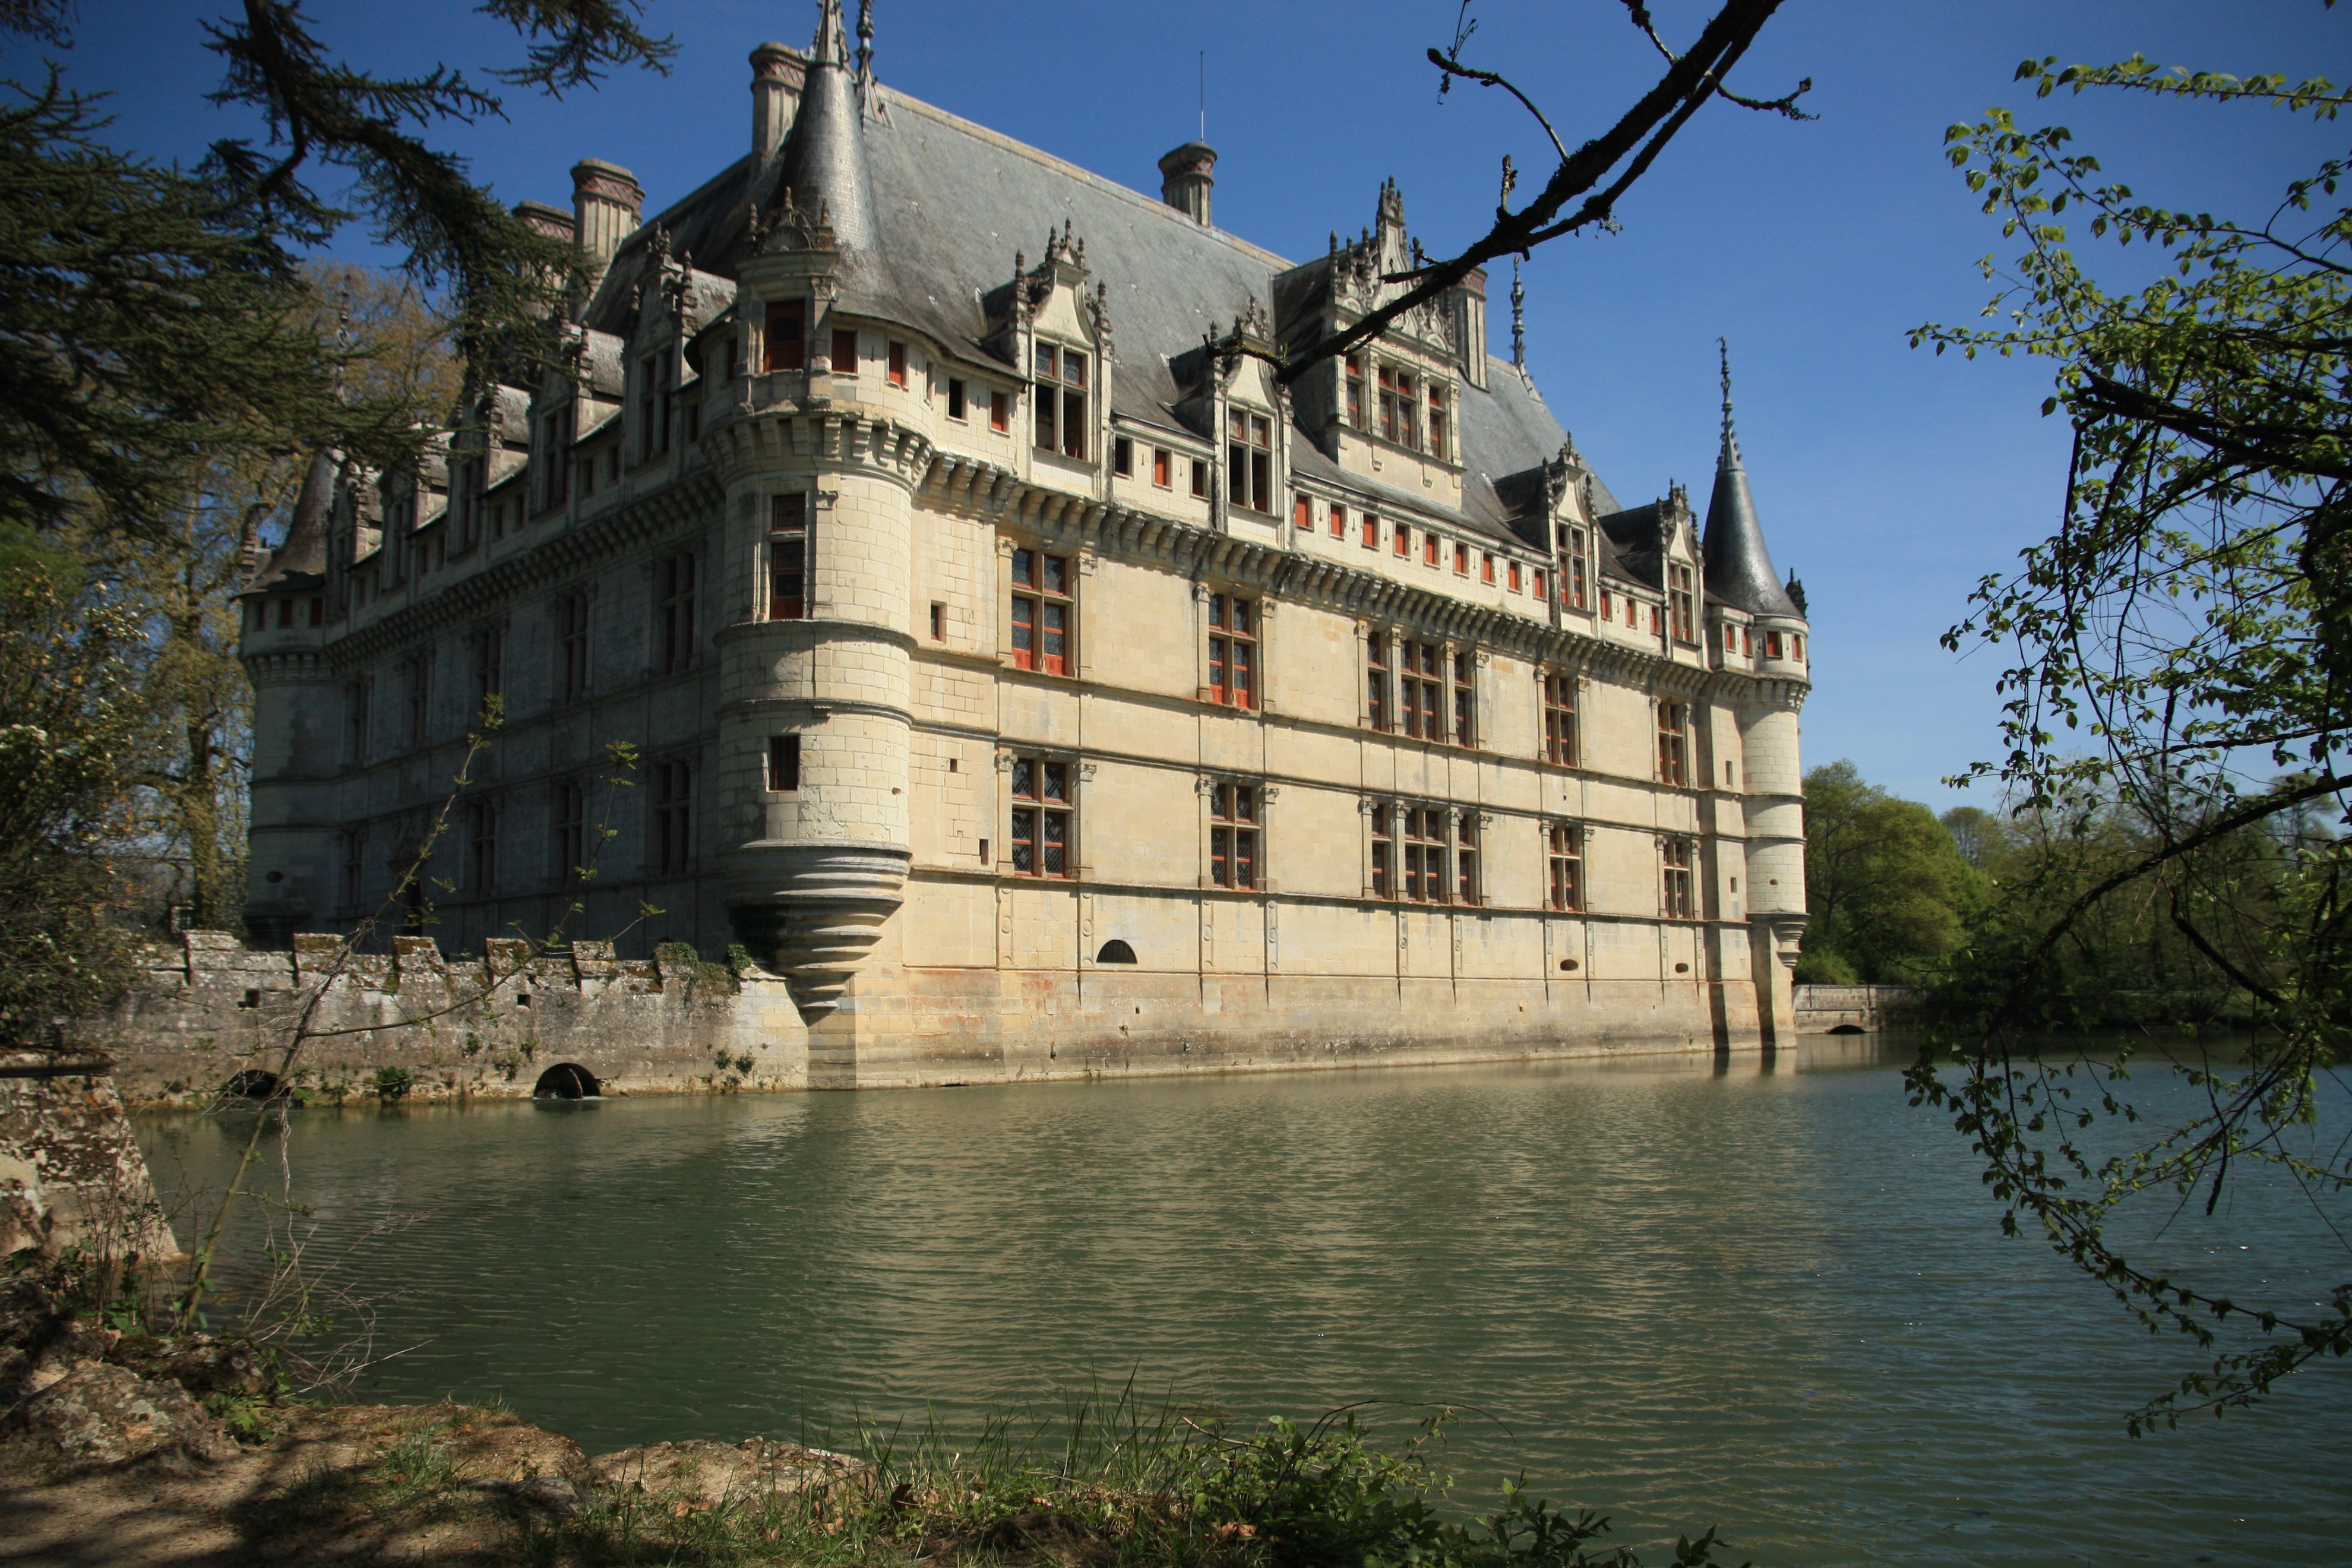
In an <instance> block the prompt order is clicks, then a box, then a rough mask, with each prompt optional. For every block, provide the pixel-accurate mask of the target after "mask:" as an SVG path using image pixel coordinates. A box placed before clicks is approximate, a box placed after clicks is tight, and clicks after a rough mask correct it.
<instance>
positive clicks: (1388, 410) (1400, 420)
mask: <svg viewBox="0 0 2352 1568" xmlns="http://www.w3.org/2000/svg"><path fill="white" fill-rule="evenodd" d="M1418 390H1419V389H1418V387H1417V386H1416V384H1415V382H1414V379H1413V374H1412V372H1411V371H1407V370H1399V369H1398V368H1397V367H1396V366H1394V365H1392V364H1384V365H1382V366H1381V437H1382V438H1383V439H1385V440H1390V441H1394V442H1395V443H1396V444H1397V445H1398V446H1400V447H1419V446H1420V445H1421V437H1420V419H1419V416H1418V413H1417V411H1416V409H1415V407H1414V401H1413V400H1414V397H1415V395H1416V393H1417V392H1418Z"/></svg>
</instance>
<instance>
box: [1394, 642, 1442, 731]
mask: <svg viewBox="0 0 2352 1568" xmlns="http://www.w3.org/2000/svg"><path fill="white" fill-rule="evenodd" d="M1397 655H1398V657H1397V717H1398V720H1399V721H1400V722H1401V723H1402V726H1403V729H1404V732H1405V733H1406V734H1407V735H1410V736H1412V738H1413V739H1414V740H1417V741H1442V740H1444V739H1445V707H1444V703H1445V676H1446V661H1445V650H1444V648H1442V647H1438V645H1437V644H1435V643H1430V642H1414V641H1412V639H1410V638H1404V639H1400V641H1399V642H1398V644H1397Z"/></svg>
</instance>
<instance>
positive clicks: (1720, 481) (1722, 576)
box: [1705, 394, 1804, 620]
mask: <svg viewBox="0 0 2352 1568" xmlns="http://www.w3.org/2000/svg"><path fill="white" fill-rule="evenodd" d="M1726 397H1727V402H1726V404H1725V407H1724V411H1723V451H1722V453H1721V455H1720V456H1719V457H1718V458H1717V459H1716V465H1715V495H1714V497H1713V499H1711V500H1709V501H1708V502H1707V507H1706V540H1705V549H1706V591H1707V592H1708V593H1709V594H1710V595H1714V596H1715V597H1717V598H1719V599H1721V600H1722V601H1723V602H1724V603H1725V604H1727V605H1738V607H1739V608H1741V609H1743V610H1746V611H1747V612H1748V614H1749V615H1753V616H1786V617H1788V618H1789V619H1791V620H1802V619H1803V618H1804V612H1803V611H1801V610H1800V609H1799V608H1798V607H1797V605H1796V603H1795V602H1794V601H1793V600H1791V599H1790V597H1789V591H1788V590H1787V589H1786V588H1784V587H1782V586H1781V585H1780V574H1779V573H1778V572H1776V571H1774V570H1773V567H1772V552H1770V551H1769V550H1767V549H1766V548H1765V547H1764V524H1763V521H1762V520H1761V519H1759V517H1758V516H1757V515H1756V498H1755V497H1754V496H1753V495H1751V494H1749V493H1748V469H1747V468H1746V467H1745V466H1744V465H1742V464H1741V462H1740V460H1739V439H1738V437H1736V436H1734V435H1733V434H1732V433H1731V408H1730V405H1729V403H1728V394H1727V395H1726Z"/></svg>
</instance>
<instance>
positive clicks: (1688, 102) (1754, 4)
mask: <svg viewBox="0 0 2352 1568" xmlns="http://www.w3.org/2000/svg"><path fill="white" fill-rule="evenodd" d="M1779 9H1780V0H1727V4H1726V5H1724V7H1723V9H1722V10H1721V11H1719V12H1717V14H1716V16H1715V17H1714V18H1713V19H1712V20H1711V21H1709V22H1708V23H1707V25H1706V28H1705V29H1704V30H1702V31H1701V33H1700V34H1699V37H1698V39H1697V41H1696V42H1695V43H1694V44H1693V45H1692V46H1691V47H1690V49H1689V50H1688V51H1687V52H1686V53H1685V54H1683V55H1681V56H1679V57H1674V58H1670V60H1669V63H1668V65H1667V68H1666V71H1665V74H1664V76H1662V77H1660V78H1659V79H1658V81H1657V84H1656V85H1655V86H1654V87H1652V88H1651V89H1650V90H1649V91H1648V92H1646V93H1644V94H1643V95H1642V98H1641V99H1640V100H1639V101H1637V102H1636V103H1635V104H1634V105H1633V107H1632V108H1631V109H1629V110H1626V111H1625V112H1624V114H1622V116H1620V117H1619V119H1618V121H1617V122H1616V123H1615V124H1614V125H1612V126H1611V127H1610V128H1609V129H1608V130H1607V131H1606V132H1602V133H1601V135H1599V136H1596V137H1594V138H1592V139H1591V141H1589V142H1585V143H1584V144H1583V145H1582V146H1580V147H1579V148H1577V149H1576V150H1575V151H1574V152H1572V153H1563V154H1562V156H1561V158H1560V162H1559V167H1558V168H1557V169H1555V170H1554V171H1553V172H1552V175H1551V178H1550V179H1549V180H1548V181H1547V182H1546V183H1545V184H1544V188H1543V189H1542V191H1541V192H1540V193H1538V195H1537V196H1536V198H1535V200H1533V201H1532V202H1530V203H1529V204H1528V205H1527V206H1526V207H1524V208H1522V209H1521V210H1520V211H1518V212H1517V213H1511V212H1508V211H1507V210H1506V211H1498V212H1497V214H1496V220H1495V225H1494V226H1493V227H1492V228H1490V229H1489V230H1488V231H1487V232H1486V235H1484V236H1483V237H1480V238H1479V239H1478V240H1476V241H1475V242H1474V243H1473V244H1472V245H1471V246H1470V247H1468V248H1466V249H1465V250H1463V251H1462V252H1461V253H1460V254H1458V255H1456V256H1454V257H1453V258H1451V259H1448V260H1442V261H1434V262H1432V263H1430V264H1429V265H1428V266H1426V267H1423V268H1419V269H1418V270H1416V271H1415V272H1413V273H1410V274H1406V275H1405V276H1406V277H1407V278H1410V279H1414V281H1413V286H1412V288H1411V289H1408V290H1406V291H1405V292H1404V293H1402V294H1401V295H1399V296H1398V297H1397V298H1396V299H1394V300H1391V301H1390V302H1389V303H1387V304H1386V305H1383V306H1381V308H1380V309H1378V310H1373V311H1372V312H1370V314H1368V315H1366V316H1365V317H1364V318H1363V319H1362V320H1360V321H1357V322H1356V323H1355V324H1354V325H1353V326H1349V327H1345V328H1342V329H1340V330H1339V331H1335V332H1332V333H1330V334H1328V336H1326V337H1323V338H1321V339H1318V341H1316V342H1311V343H1308V344H1307V345H1306V346H1305V347H1303V348H1301V349H1299V350H1297V352H1295V353H1291V354H1290V355H1289V356H1288V357H1287V358H1286V362H1285V363H1284V365H1283V368H1282V369H1281V371H1280V372H1279V375H1280V378H1281V379H1282V380H1283V381H1285V382H1295V381H1297V379H1298V378H1299V377H1300V376H1301V375H1304V374H1306V373H1307V367H1309V366H1310V365H1313V364H1316V363H1320V362H1321V361H1323V360H1327V359H1329V358H1331V357H1332V356H1333V355H1335V354H1339V353H1346V352H1347V351H1348V350H1349V349H1350V348H1352V347H1354V346H1355V345H1356V344H1358V343H1360V342H1365V341H1366V340H1367V339H1370V338H1374V337H1377V336H1379V335H1380V334H1381V332H1382V331H1386V330H1387V328H1388V326H1389V323H1391V321H1395V320H1396V319H1397V318H1398V317H1399V316H1402V315H1403V314H1404V313H1405V312H1406V311H1408V310H1412V309H1413V308H1415V307H1416V306H1418V305H1421V304H1423V303H1424V302H1425V301H1427V300H1433V299H1435V298H1436V297H1437V296H1439V295H1440V294H1443V293H1444V292H1445V290H1447V289H1451V288H1453V287H1454V285H1455V284H1457V283H1459V282H1461V281H1462V280H1463V279H1465V278H1466V277H1468V276H1469V275H1470V273H1471V272H1472V271H1474V270H1475V269H1476V268H1479V267H1481V266H1483V265H1485V264H1486V262H1488V261H1492V260H1494V259H1496V258H1498V257H1503V256H1508V255H1511V254H1513V253H1517V254H1520V255H1525V254H1526V253H1527V252H1528V250H1529V249H1530V248H1532V247H1535V246H1537V245H1539V244H1542V243H1543V242H1544V241H1545V240H1548V239H1553V238H1557V237H1559V236H1560V235H1563V234H1569V233H1571V232H1573V231H1575V230H1576V229H1579V228H1583V227H1588V226H1591V225H1593V224H1596V223H1606V222H1608V221H1609V220H1610V218H1611V216H1612V211H1613V208H1614V205H1615V203H1616V201H1617V199H1618V197H1619V196H1621V195H1623V194H1624V192H1625V190H1626V189H1627V188H1628V187H1629V186H1630V185H1631V184H1633V181H1635V180H1637V179H1639V178H1640V177H1641V175H1642V174H1643V172H1644V171H1646V170H1647V169H1648V168H1649V166H1650V165H1651V163H1654V161H1655V160H1656V158H1657V156H1658V154H1659V153H1661V152H1663V151H1664V148H1665V144H1666V143H1667V142H1670V141H1672V140H1673V138H1674V136H1675V132H1678V131H1680V130H1681V129H1682V127H1683V126H1684V125H1685V124H1687V123H1688V122H1689V121H1690V117H1691V116H1692V115H1693V114H1694V113H1696V111H1697V110H1698V109H1699V107H1700V106H1701V105H1703V104H1704V103H1706V101H1707V100H1709V99H1712V98H1715V97H1717V96H1718V95H1719V94H1720V92H1721V85H1722V81H1723V79H1724V77H1725V76H1726V75H1727V74H1728V73H1729V71H1730V69H1731V68H1732V67H1733V66H1734V65H1736V64H1737V63H1738V60H1739V58H1740V57H1741V56H1742V55H1744V54H1745V53H1746V52H1747V50H1748V45H1749V44H1751V43H1753V42H1754V41H1755V38H1756V35H1757V34H1758V33H1759V31H1761V30H1762V28H1763V26H1764V24H1765V23H1767V22H1769V21H1770V20H1771V18H1772V16H1773V14H1774V13H1775V12H1777V11H1778V10H1779ZM1466 37H1468V31H1467V28H1466V27H1463V28H1457V30H1456V37H1455V42H1454V47H1455V48H1456V49H1457V50H1458V49H1459V47H1461V44H1462V42H1463V40H1464V39H1465V38H1466ZM1433 60H1434V61H1435V63H1436V64H1437V65H1438V67H1439V68H1440V69H1441V70H1443V71H1444V72H1445V73H1446V78H1445V79H1446V80H1448V81H1451V80H1452V79H1454V77H1456V76H1459V77H1461V78H1463V79H1465V80H1471V81H1476V82H1478V83H1479V85H1481V86H1500V87H1503V88H1505V89H1507V90H1508V91H1510V92H1511V93H1512V94H1513V95H1514V96H1515V97H1517V98H1518V99H1519V100H1520V102H1522V103H1525V104H1527V105H1528V110H1529V111H1530V112H1531V113H1533V112H1536V110H1535V105H1534V104H1533V103H1532V102H1530V101H1529V100H1528V98H1527V96H1526V95H1525V94H1524V93H1521V92H1519V90H1518V89H1517V88H1516V87H1513V86H1511V84H1509V83H1508V82H1507V81H1505V80H1504V79H1502V78H1501V77H1500V76H1499V75H1497V74H1496V73H1493V72H1486V71H1479V70H1476V69H1475V68H1470V67H1466V66H1464V65H1462V64H1461V62H1460V61H1459V59H1458V58H1449V57H1448V56H1447V55H1444V54H1442V53H1438V52H1436V51H1433ZM1800 90H1802V89H1800ZM1791 101H1793V95H1792V99H1791ZM1537 119H1538V121H1540V122H1542V123H1543V124H1544V125H1545V128H1546V130H1547V132H1549V129H1550V126H1549V121H1545V120H1544V118H1543V116H1542V115H1541V114H1540V113H1537ZM1554 145H1555V146H1559V145H1561V143H1560V142H1559V139H1558V138H1557V137H1555V138H1554ZM1629 159H1630V160H1631V163H1630V164H1628V160H1629ZM1620 164H1627V168H1626V171H1625V173H1623V174H1622V175H1621V176H1620V177H1619V178H1618V179H1616V180H1615V181H1614V182H1613V183H1611V184H1608V185H1607V187H1606V188H1605V189H1603V190H1602V191H1601V194H1600V195H1598V196H1595V197H1592V198H1591V199H1588V200H1586V201H1585V202H1584V203H1583V204H1582V205H1580V207H1578V209H1577V210H1576V212H1575V214H1574V215H1573V216H1570V217H1568V218H1565V219H1563V218H1561V217H1560V214H1561V213H1562V211H1564V210H1565V209H1566V208H1567V207H1568V205H1569V203H1570V202H1571V201H1573V200H1575V199H1576V198H1578V197H1580V196H1583V195H1586V194H1587V193H1588V192H1591V191H1593V190H1594V189H1595V187H1598V186H1601V184H1602V182H1603V181H1605V180H1608V179H1609V176H1610V174H1611V172H1612V170H1615V169H1617V168H1618V167H1619V165H1620Z"/></svg>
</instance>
